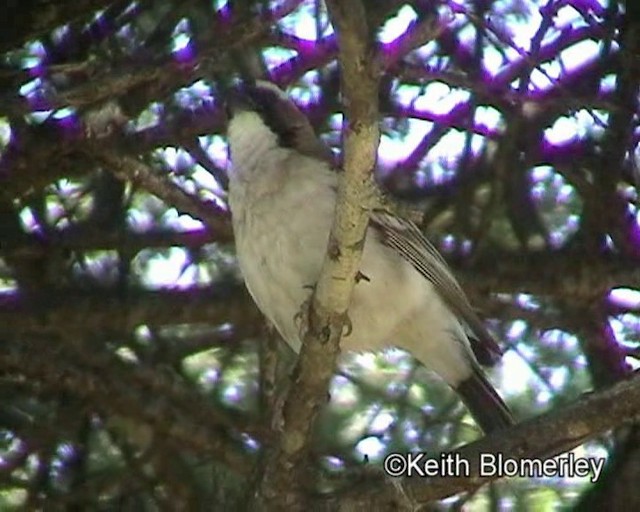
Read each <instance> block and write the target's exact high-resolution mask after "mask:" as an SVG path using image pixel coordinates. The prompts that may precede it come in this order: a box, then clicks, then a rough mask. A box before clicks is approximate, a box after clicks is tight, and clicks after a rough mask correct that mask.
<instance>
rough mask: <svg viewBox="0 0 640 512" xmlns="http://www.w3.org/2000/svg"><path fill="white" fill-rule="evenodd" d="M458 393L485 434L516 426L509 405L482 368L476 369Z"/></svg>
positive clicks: (458, 388) (461, 384) (462, 384)
mask: <svg viewBox="0 0 640 512" xmlns="http://www.w3.org/2000/svg"><path fill="white" fill-rule="evenodd" d="M456 391H457V392H458V394H459V395H460V397H461V398H462V401H463V402H464V404H465V405H466V406H467V408H468V409H469V411H470V412H471V415H472V416H473V418H474V419H475V420H476V423H478V425H480V428H481V429H482V430H483V431H484V433H485V434H490V433H491V432H494V431H497V430H504V429H506V428H509V427H510V426H512V425H513V424H514V421H513V416H512V415H511V411H510V410H509V408H508V407H507V404H505V403H504V401H503V400H502V398H500V395H498V392H497V391H496V390H495V389H494V388H493V386H492V385H491V383H490V382H489V381H488V380H487V378H486V377H485V376H484V374H483V373H482V370H480V368H474V372H473V374H472V375H471V376H470V377H469V378H467V379H466V380H464V381H462V382H461V383H460V384H459V385H458V386H457V388H456Z"/></svg>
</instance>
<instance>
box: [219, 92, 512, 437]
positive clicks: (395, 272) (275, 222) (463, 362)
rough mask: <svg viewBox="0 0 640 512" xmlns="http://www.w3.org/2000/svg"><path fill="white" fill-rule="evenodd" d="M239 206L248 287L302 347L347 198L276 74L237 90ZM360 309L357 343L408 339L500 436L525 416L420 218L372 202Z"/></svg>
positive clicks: (496, 351) (235, 203) (234, 131)
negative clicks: (303, 321)
mask: <svg viewBox="0 0 640 512" xmlns="http://www.w3.org/2000/svg"><path fill="white" fill-rule="evenodd" d="M225 103H226V105H225V107H226V112H227V142H228V145H229V152H230V160H231V168H230V169H229V190H228V204H229V209H230V211H231V223H232V227H233V233H234V238H235V246H236V254H237V258H238V264H239V268H240V272H241V274H242V276H243V278H244V281H245V285H246V287H247V289H248V291H249V293H250V295H251V296H252V298H253V300H254V301H255V303H256V305H257V306H258V308H259V309H260V310H261V312H262V313H263V315H264V316H265V317H266V318H267V319H268V321H269V322H270V323H271V324H272V325H273V326H275V328H276V329H277V331H278V332H279V333H280V335H281V336H282V338H283V339H284V340H285V341H286V342H287V343H288V344H289V345H290V346H291V348H292V349H293V350H294V351H296V352H299V350H300V348H301V345H302V338H301V331H300V328H299V327H300V326H299V322H298V321H297V317H299V312H300V310H301V306H302V305H303V304H304V303H308V301H309V299H310V296H311V293H312V285H314V284H315V283H316V282H317V280H318V278H319V276H320V272H321V268H322V264H323V259H324V255H325V252H326V250H327V244H328V241H329V234H330V230H331V226H332V222H333V217H334V211H335V207H336V201H337V190H338V180H339V179H340V172H341V170H340V169H336V164H335V162H334V160H335V159H334V158H333V153H332V151H331V150H330V149H329V147H328V146H327V145H326V144H325V143H324V141H322V139H321V138H320V137H318V136H317V135H316V133H315V132H314V130H313V127H312V125H311V123H310V122H309V120H308V118H307V117H306V116H305V115H304V113H303V112H302V111H301V110H300V109H299V108H298V107H297V105H296V104H295V102H293V101H292V100H291V99H290V98H289V96H288V95H287V94H286V93H285V92H284V91H283V90H282V89H280V88H279V87H278V86H277V85H275V84H274V83H272V82H270V81H267V80H252V81H245V82H242V83H240V84H238V85H236V86H234V87H233V88H231V89H230V90H228V91H227V93H226V95H225ZM359 275H360V276H363V277H364V278H363V279H358V280H357V283H356V285H355V287H354V290H353V295H352V299H351V304H350V306H349V310H348V318H349V332H348V334H345V335H343V337H342V339H341V341H340V350H341V352H342V353H346V352H368V351H380V350H382V349H384V348H387V347H397V348H400V349H402V350H405V351H407V352H409V353H410V354H411V355H412V356H413V357H415V358H416V359H417V360H418V361H419V362H420V363H422V364H423V365H424V366H425V367H427V368H428V369H430V370H432V371H433V372H435V373H436V374H437V375H439V376H440V378H442V379H443V380H444V381H445V382H446V383H447V384H448V385H449V386H450V387H451V388H453V390H454V391H455V392H457V394H458V395H459V397H460V398H461V399H462V402H463V403H464V404H465V405H466V407H467V409H468V410H469V411H470V413H471V416H472V417H473V418H474V420H475V421H476V423H477V424H478V425H479V427H480V428H481V429H482V430H483V431H484V432H485V434H489V433H491V432H494V431H498V430H504V429H506V428H508V427H510V426H511V425H513V423H514V420H513V416H512V414H511V412H510V410H509V408H508V407H507V405H506V404H505V402H504V401H503V399H502V398H501V397H500V395H499V394H498V392H497V391H496V390H495V388H494V387H493V386H492V385H491V383H490V382H489V380H488V379H487V377H486V375H485V374H484V372H483V370H482V368H481V365H480V362H482V363H483V364H489V363H493V362H495V361H496V360H497V359H498V358H499V357H500V356H501V350H500V347H499V345H498V344H497V342H496V340H495V338H494V337H493V335H492V334H491V333H490V332H489V331H488V329H487V328H486V327H485V325H484V324H483V322H482V321H481V320H480V318H479V317H478V315H477V314H476V312H475V311H474V309H473V308H472V306H471V305H470V303H469V301H468V299H467V297H466V295H465V293H464V292H463V290H462V288H461V287H460V285H459V284H458V282H457V281H456V279H455V277H454V276H453V274H452V273H451V271H450V270H449V267H448V265H447V263H446V262H445V260H444V259H443V257H442V256H441V255H440V253H439V252H438V250H437V249H436V248H435V247H434V246H433V245H432V244H431V243H430V242H429V241H428V240H427V238H426V237H425V236H424V234H423V233H422V232H421V230H420V229H419V228H418V227H417V225H416V224H414V223H413V222H412V221H411V220H409V219H407V218H404V217H402V216H400V215H398V214H397V213H394V212H393V211H392V210H391V209H389V208H385V207H381V208H372V211H371V214H370V220H369V225H368V227H367V232H366V237H365V242H364V248H363V253H362V259H361V263H360V269H359Z"/></svg>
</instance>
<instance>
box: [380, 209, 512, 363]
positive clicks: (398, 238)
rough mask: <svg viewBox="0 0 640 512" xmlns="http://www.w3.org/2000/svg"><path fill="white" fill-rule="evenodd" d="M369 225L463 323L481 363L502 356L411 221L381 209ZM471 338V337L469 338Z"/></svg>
mask: <svg viewBox="0 0 640 512" xmlns="http://www.w3.org/2000/svg"><path fill="white" fill-rule="evenodd" d="M371 227H373V228H374V229H375V230H376V231H378V233H379V234H380V237H381V240H382V242H383V243H384V244H385V245H387V246H388V247H390V248H392V249H394V250H395V251H397V253H398V254H399V255H400V256H401V257H402V258H403V259H405V260H406V261H408V262H409V263H410V264H411V265H412V266H413V267H414V268H415V269H416V270H417V271H418V272H419V273H420V274H421V275H422V276H423V277H424V278H425V279H427V280H428V281H430V282H431V283H432V284H433V287H434V289H435V290H436V292H437V293H438V295H439V296H440V298H441V299H442V300H443V301H444V303H445V304H446V305H447V306H448V307H449V309H450V310H451V312H452V313H454V314H455V315H456V316H457V317H458V318H459V319H460V320H461V321H462V323H463V324H464V325H465V326H466V327H467V329H468V330H469V331H470V334H471V335H472V336H471V337H472V338H476V341H477V343H475V344H472V348H473V351H474V353H475V355H476V357H477V358H478V360H479V361H480V362H481V363H482V364H492V363H495V362H496V361H497V359H498V358H499V357H500V356H501V355H502V351H501V350H500V347H499V346H498V344H497V343H496V341H495V339H494V337H493V336H492V335H491V333H490V332H489V331H488V330H487V328H486V327H485V326H484V324H483V323H482V321H481V320H480V318H479V317H478V315H477V314H476V313H475V311H474V310H473V308H472V307H471V304H469V300H468V299H467V296H466V295H465V294H464V292H463V291H462V288H461V287H460V285H459V284H458V282H457V281H456V278H455V277H454V276H453V274H451V271H450V270H449V267H448V265H447V263H446V262H445V261H444V259H443V258H442V256H441V255H440V253H439V252H438V250H437V249H436V248H435V247H434V246H433V245H432V244H431V242H429V241H428V240H427V239H426V238H425V236H424V235H423V234H422V232H421V231H420V229H418V226H416V225H415V224H414V223H413V222H411V221H409V220H406V219H403V218H401V217H398V216H396V215H393V214H391V213H389V212H386V211H382V210H375V211H374V212H373V213H372V215H371ZM472 341H474V340H472Z"/></svg>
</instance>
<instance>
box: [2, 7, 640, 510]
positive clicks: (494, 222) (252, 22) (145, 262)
mask: <svg viewBox="0 0 640 512" xmlns="http://www.w3.org/2000/svg"><path fill="white" fill-rule="evenodd" d="M6 12H7V13H9V15H8V16H5V17H4V18H3V19H2V20H1V21H0V29H1V30H0V51H2V52H3V61H2V72H1V74H0V90H1V91H2V100H1V101H0V116H1V117H0V285H1V290H0V342H1V343H2V351H1V352H0V368H1V371H2V373H1V375H2V378H1V379H0V392H1V396H2V400H0V428H1V429H2V431H1V432H2V437H1V440H2V441H1V442H2V448H1V449H2V458H1V459H0V464H1V466H2V469H3V473H2V474H3V478H2V489H3V492H2V494H1V495H0V496H1V498H0V499H2V508H3V510H4V509H9V508H11V507H13V508H19V507H25V508H27V509H38V508H44V509H46V510H49V509H54V510H57V509H66V508H68V509H69V510H72V509H136V510H137V509H142V510H155V509H168V510H175V509H185V510H200V509H205V510H209V509H211V508H215V505H217V506H218V507H219V508H221V509H230V510H235V509H240V508H242V507H243V506H251V507H257V506H261V507H263V508H265V509H273V510H282V509H287V508H289V509H293V510H295V509H298V508H301V507H303V506H305V507H310V508H312V509H316V508H317V509H338V508H342V509H343V508H347V507H351V508H354V509H360V508H362V509H364V508H365V507H367V508H369V509H371V508H372V507H373V509H374V510H377V509H389V510H395V509H402V508H410V507H414V506H415V505H416V504H418V503H428V502H433V501H435V500H439V499H442V498H445V497H449V496H453V495H455V496H456V498H455V499H454V500H450V501H448V502H446V503H447V504H448V505H446V506H453V507H460V506H461V505H462V504H464V503H466V502H467V501H468V500H471V501H470V502H469V503H470V506H474V507H477V508H479V509H482V508H484V507H486V506H488V505H489V504H491V505H493V507H494V508H497V507H498V506H500V504H501V503H510V504H516V506H518V505H521V506H522V507H530V508H539V507H545V506H551V505H557V504H565V505H568V504H571V505H572V506H574V507H576V508H578V509H579V508H587V507H593V508H597V507H598V506H604V504H606V506H607V508H614V509H618V508H622V507H632V506H633V504H638V503H640V494H638V492H637V490H636V487H635V486H634V485H632V483H633V482H634V481H637V478H638V476H640V475H639V472H640V466H639V464H638V461H639V460H640V458H639V457H638V455H640V454H639V450H640V444H639V443H640V437H639V434H638V432H639V430H638V426H637V423H635V419H636V418H635V416H636V415H637V411H638V408H639V406H640V387H639V385H638V383H637V378H633V375H632V372H633V369H634V368H635V366H636V363H635V362H634V361H635V359H634V358H637V355H638V341H637V340H638V325H640V324H639V323H638V317H637V314H636V313H637V309H638V304H639V300H638V297H639V296H638V288H640V271H638V262H639V260H640V228H639V226H638V211H637V206H636V205H637V200H638V190H637V188H638V179H639V178H638V170H637V159H638V149H637V145H638V144H637V143H638V138H639V136H640V131H639V129H638V92H639V90H638V80H639V78H640V48H639V46H640V6H638V5H637V3H636V2H632V1H629V2H615V1H610V2H608V3H606V2H599V1H596V0H570V1H561V0H549V1H547V2H534V1H526V0H522V1H516V0H505V1H495V2H488V1H482V0H474V1H469V2H467V3H461V2H449V1H446V0H443V1H441V2H430V1H422V0H414V1H408V2H407V1H396V0H382V1H376V2H364V1H362V0H350V1H342V2H339V1H337V0H333V1H327V5H325V4H324V3H322V2H319V1H306V0H305V1H303V0H281V1H275V2H266V1H261V2H257V1H248V0H241V1H235V2H234V1H229V2H213V3H212V2H210V1H202V0H190V1H185V2H180V3H172V2H169V1H167V0H157V1H141V2H136V3H130V2H126V1H107V0H84V1H80V2H78V1H76V2H55V3H52V2H47V1H46V0H23V1H22V2H20V3H18V2H15V1H10V2H9V4H8V6H7V7H6ZM247 76H251V77H254V78H255V77H263V78H264V77H266V78H269V79H270V80H273V81H274V82H276V83H277V84H279V85H280V86H282V87H283V88H287V89H288V90H289V92H290V94H291V96H292V98H293V99H294V100H295V101H296V103H298V105H299V106H300V108H301V109H302V110H303V111H304V112H305V114H306V115H307V116H308V117H309V119H310V121H311V122H312V124H313V126H314V128H315V129H316V131H317V132H318V134H319V135H320V136H322V137H323V138H324V139H325V141H326V142H327V143H328V144H329V145H330V146H332V147H333V148H334V150H335V152H336V160H337V161H340V162H344V167H345V173H344V176H345V178H344V179H343V181H342V182H341V197H342V199H341V204H340V207H339V209H338V213H337V221H336V226H335V230H334V234H335V235H336V236H337V240H338V242H339V243H340V241H344V240H346V239H348V238H349V237H356V238H357V236H359V234H358V233H362V232H363V227H364V226H365V225H366V222H367V213H366V211H363V212H362V214H361V216H360V217H359V218H349V219H348V221H349V222H347V223H342V224H341V223H340V220H341V219H344V217H341V216H342V215H343V214H345V212H347V213H348V211H352V210H353V209H351V210H349V209H347V208H345V206H346V205H347V203H348V201H349V199H348V198H349V197H358V194H361V193H362V192H363V191H362V190H359V188H358V187H359V185H358V183H362V182H366V177H367V176H368V174H369V173H371V172H372V171H373V172H374V174H375V178H376V181H377V182H378V184H379V185H380V187H381V188H382V189H384V191H385V192H386V193H387V194H388V195H389V196H390V197H391V198H393V200H394V201H396V202H398V204H399V206H398V207H399V208H404V209H406V211H407V212H408V213H409V214H411V215H414V217H415V218H416V219H417V220H419V222H420V226H421V228H422V229H423V230H424V231H425V233H427V234H428V236H429V237H430V238H431V239H432V240H433V241H434V242H435V243H436V244H437V245H439V247H440V248H441V250H442V251H443V253H444V255H445V257H446V258H447V259H448V260H449V262H450V263H451V264H452V266H453V267H454V271H455V273H456V274H457V275H458V276H459V277H460V278H461V280H462V282H463V285H464V288H465V290H466V291H467V293H468V294H469V295H470V297H471V299H472V302H473V303H474V305H476V306H477V307H478V308H479V310H480V312H481V313H482V315H483V317H485V318H486V319H487V322H490V324H491V325H490V326H491V328H492V330H493V331H494V332H495V333H496V334H497V335H498V338H500V339H501V340H502V341H503V342H504V345H505V351H506V355H505V358H504V359H505V361H504V362H503V364H502V365H501V366H500V368H499V369H498V370H497V371H496V372H495V373H494V374H493V377H494V378H495V380H496V381H497V382H498V383H499V384H500V385H501V387H502V389H503V391H504V393H505V395H506V396H507V399H508V401H509V403H510V405H511V406H512V408H513V409H514V411H515V414H516V416H517V418H518V420H519V423H518V425H517V426H515V427H514V428H513V429H512V430H510V431H508V432H506V433H504V434H501V435H500V436H489V437H486V438H481V439H480V440H479V441H474V440H475V439H477V438H479V437H480V435H479V432H478V430H477V428H476V427H475V426H474V425H473V423H472V422H471V421H470V420H469V418H468V417H467V416H466V412H465V410H464V408H463V407H462V406H461V405H460V404H459V401H458V399H457V398H456V397H455V396H454V395H453V394H452V393H451V392H450V391H449V390H448V389H446V388H445V387H444V386H443V385H442V384H441V383H440V382H438V381H437V379H434V378H433V377H432V376H431V375H429V374H428V373H426V372H425V371H424V369H422V368H420V367H418V366H417V365H416V364H415V362H413V361H412V360H411V359H410V358H409V357H408V356H407V355H406V354H401V353H398V352H397V351H395V352H394V351H389V352H386V353H384V354H379V355H376V356H373V355H371V356H369V355H354V356H352V357H350V358H348V359H347V360H346V361H345V362H344V363H343V364H342V365H340V366H339V367H338V368H334V361H335V356H336V351H337V347H338V343H339V338H340V332H341V330H342V329H341V322H342V321H343V317H344V315H342V313H343V310H344V308H345V307H346V306H345V304H347V303H348V298H349V294H350V289H349V288H350V286H352V284H353V281H354V279H353V278H354V275H355V273H356V272H357V262H358V257H359V256H358V254H351V255H349V257H348V258H346V259H343V260H340V261H337V262H334V263H332V265H330V266H329V268H325V269H324V271H323V277H322V278H321V283H322V282H323V279H325V280H326V282H331V279H329V277H330V276H331V275H332V274H335V273H343V275H345V276H347V277H350V279H347V280H346V281H345V282H347V283H349V282H351V283H352V284H351V285H349V284H347V286H345V288H344V289H339V290H331V289H328V288H327V287H326V286H325V287H323V285H322V284H320V285H319V286H318V287H317V288H316V289H317V294H316V295H315V299H314V301H315V302H314V306H315V311H316V313H317V314H318V315H319V320H318V322H316V323H315V325H317V326H318V327H319V328H325V327H326V328H328V329H329V331H328V332H330V333H332V335H331V341H332V343H329V344H328V345H326V346H325V345H321V344H319V343H317V340H316V339H314V337H317V336H315V335H314V332H311V333H310V335H309V336H308V338H309V339H306V340H305V344H304V349H303V353H302V355H301V356H300V358H299V359H298V360H297V362H295V361H294V362H291V361H292V360H293V358H292V356H291V354H288V353H287V352H286V350H285V349H284V348H283V347H282V346H281V342H280V340H279V339H278V338H277V336H276V335H275V333H273V332H272V331H271V330H270V329H269V328H268V326H265V325H264V321H263V319H262V318H261V316H260V314H259V313H258V311H257V310H256V308H255V306H254V305H253V303H252V302H251V300H250V298H249V297H248V295H247V293H246V292H245V290H244V287H243V285H242V282H241V280H240V278H239V275H238V272H237V269H236V266H235V259H234V248H233V236H232V232H231V229H230V222H229V214H228V210H227V207H226V203H225V187H226V182H227V180H226V169H227V167H228V165H229V162H228V161H227V154H226V145H225V139H224V133H225V132H224V131H225V119H224V115H223V108H222V102H221V95H222V92H221V91H224V90H225V88H226V87H228V86H229V84H231V83H232V82H233V80H235V79H237V78H238V77H247ZM343 121H345V122H343ZM378 130H380V132H378ZM378 142H380V144H379V146H378ZM376 151H377V155H378V161H377V165H375V166H374V165H373V162H374V160H375V155H376ZM374 167H375V169H374ZM347 224H353V225H354V226H355V228H354V229H353V230H352V231H351V232H350V231H349V228H346V229H345V228H344V226H345V225H347ZM358 230H359V231H358ZM341 253H344V254H346V251H342V252H341ZM327 290H329V291H327ZM283 361H284V362H285V364H280V363H282V362H283ZM287 361H289V365H287V364H286V362H287ZM291 364H296V365H297V368H296V370H295V371H294V372H293V374H294V375H295V377H294V379H295V381H294V382H293V385H289V386H288V387H289V389H294V391H293V392H289V394H288V395H285V396H284V397H283V400H280V399H279V398H278V397H277V396H276V395H277V392H276V391H275V388H276V387H278V386H277V385H276V383H277V382H278V381H279V380H285V381H286V380H287V379H288V378H289V377H288V375H289V373H290V372H289V368H288V367H287V366H291ZM334 372H335V374H334ZM332 375H334V377H333V378H332V380H331V383H330V382H329V381H330V379H331V376H332ZM327 386H330V388H329V389H330V395H331V398H332V400H331V403H330V404H328V405H326V406H325V402H326V396H327V389H328V388H327ZM285 387H286V386H285ZM591 390H595V392H593V393H590V394H588V395H585V396H581V395H582V394H583V393H585V392H586V391H591ZM281 407H283V408H284V411H283V412H282V413H279V412H278V411H276V412H274V409H279V408H281ZM318 411H321V412H320V414H319V416H318ZM545 411H546V413H545V414H543V413H544V412H545ZM274 414H275V416H274ZM317 416H318V417H317ZM274 418H275V420H281V425H279V428H274V424H275V423H278V422H277V421H275V420H274ZM300 439H301V440H302V442H298V440H300ZM292 440H294V441H296V442H295V443H294V444H295V448H294V449H292V448H291V446H292ZM579 445H580V446H582V447H581V448H580V449H581V450H582V451H581V452H578V453H579V454H580V453H581V454H583V455H589V456H594V457H604V456H606V457H607V459H608V460H607V466H606V469H605V472H604V475H603V476H602V477H601V478H600V480H599V481H598V482H597V483H595V484H591V483H589V480H588V479H584V480H583V481H580V483H579V484H575V481H574V480H571V479H566V478H560V477H558V478H556V479H551V480H550V479H543V480H541V479H536V478H531V479H520V480H503V481H501V482H498V483H495V482H492V483H490V484H489V485H485V486H484V487H482V489H481V490H480V491H479V492H476V491H477V489H478V487H479V486H481V485H482V484H486V483H487V482H488V481H490V480H494V478H491V477H481V476H479V475H478V474H477V467H475V466H474V468H473V472H472V473H473V474H472V475H471V476H470V477H468V478H447V477H446V475H443V476H442V477H437V478H433V479H430V480H429V481H424V480H422V479H415V480H414V479H407V480H405V481H403V482H402V483H401V484H400V485H398V483H397V482H395V481H393V482H392V481H391V480H389V479H388V478H386V477H385V476H384V475H383V473H382V471H381V470H380V469H379V467H380V464H379V463H380V461H381V460H382V459H383V458H384V455H385V454H387V453H390V452H394V451H407V450H413V451H419V450H427V451H428V452H431V453H437V452H443V451H450V450H453V449H457V450H459V453H461V454H462V455H464V456H465V457H467V458H468V459H469V460H476V458H477V457H476V456H477V454H478V453H480V452H496V451H501V452H504V453H505V455H507V456H512V457H515V458H517V457H550V456H553V455H556V454H559V453H562V452H565V451H567V450H570V449H573V448H574V447H576V446H579ZM441 506H442V507H444V506H445V504H444V503H442V504H441Z"/></svg>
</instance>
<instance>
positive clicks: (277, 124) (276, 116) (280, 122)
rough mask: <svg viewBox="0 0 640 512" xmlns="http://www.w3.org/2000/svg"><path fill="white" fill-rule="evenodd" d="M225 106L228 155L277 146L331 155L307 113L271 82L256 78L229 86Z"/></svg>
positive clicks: (321, 155) (307, 153) (319, 156)
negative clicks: (229, 149) (249, 81)
mask: <svg viewBox="0 0 640 512" xmlns="http://www.w3.org/2000/svg"><path fill="white" fill-rule="evenodd" d="M226 110H227V116H228V119H229V124H228V128H227V133H228V137H229V145H230V146H231V152H232V156H234V154H239V153H241V152H244V151H248V152H260V151H264V150H269V149H274V148H277V147H280V148H287V149H292V150H295V151H298V152H299V153H301V154H303V155H305V156H311V157H315V158H318V159H323V160H327V159H331V158H332V153H331V150H330V149H329V148H328V147H327V146H326V145H325V144H324V142H322V140H321V139H319V138H318V137H317V136H316V134H315V132H314V131H313V127H312V126H311V124H310V123H309V120H308V119H307V117H306V116H305V115H304V114H303V113H302V111H301V110H300V109H299V108H298V107H297V106H296V104H295V103H294V102H293V101H292V100H291V99H290V98H289V97H288V96H287V95H286V93H285V92H284V91H283V90H282V89H280V88H279V87H278V86H276V85H275V84H273V83H271V82H267V81H264V80H256V81H255V82H254V83H245V84H242V85H240V86H237V87H235V88H234V89H232V90H230V91H229V92H228V93H227V95H226ZM234 158H235V157H234Z"/></svg>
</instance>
